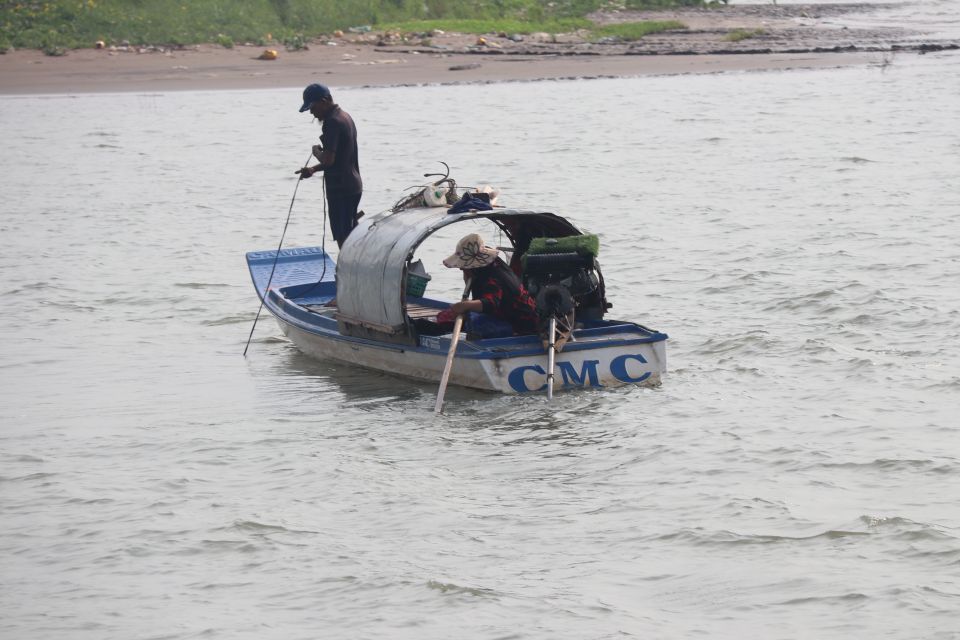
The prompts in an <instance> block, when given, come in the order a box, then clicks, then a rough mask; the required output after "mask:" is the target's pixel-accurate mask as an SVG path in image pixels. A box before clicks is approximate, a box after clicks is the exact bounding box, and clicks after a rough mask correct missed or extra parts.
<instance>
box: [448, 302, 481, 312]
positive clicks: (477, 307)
mask: <svg viewBox="0 0 960 640" xmlns="http://www.w3.org/2000/svg"><path fill="white" fill-rule="evenodd" d="M450 310H451V311H453V312H454V313H455V314H457V315H460V314H461V313H466V312H467V311H482V310H483V303H482V302H480V301H479V300H461V301H460V302H455V303H453V304H452V305H450Z"/></svg>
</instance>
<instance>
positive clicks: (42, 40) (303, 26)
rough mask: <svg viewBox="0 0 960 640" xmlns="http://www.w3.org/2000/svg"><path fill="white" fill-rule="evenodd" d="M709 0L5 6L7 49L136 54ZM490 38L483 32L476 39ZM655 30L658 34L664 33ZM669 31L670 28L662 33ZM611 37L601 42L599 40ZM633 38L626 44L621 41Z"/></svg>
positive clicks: (494, 25) (518, 23)
mask: <svg viewBox="0 0 960 640" xmlns="http://www.w3.org/2000/svg"><path fill="white" fill-rule="evenodd" d="M705 4H709V2H708V1H707V0H619V1H616V0H614V1H611V0H350V1H344V0H232V1H226V0H43V1H41V0H0V50H6V49H7V48H9V47H17V48H32V49H43V50H45V51H47V52H48V53H51V54H55V53H58V52H62V51H63V50H65V49H70V48H79V47H90V46H93V44H94V43H95V42H97V41H100V40H102V41H104V42H105V43H106V44H107V45H110V44H120V43H121V42H124V41H128V42H130V43H131V44H134V45H148V44H153V45H189V44H198V43H211V42H212V43H219V44H222V45H224V46H231V45H232V44H233V43H234V42H252V43H258V44H265V43H268V42H279V43H288V42H305V41H306V40H308V39H310V38H312V37H316V36H319V35H321V34H329V33H331V32H333V31H334V30H336V29H344V30H345V29H348V28H350V27H356V26H361V25H369V26H370V27H371V28H372V29H374V30H383V29H384V26H390V27H393V28H394V29H397V28H398V27H400V26H402V27H403V28H404V30H409V31H421V32H422V31H429V30H430V29H433V28H442V27H436V26H430V25H433V24H441V23H438V22H434V21H465V23H470V24H475V26H474V30H468V29H462V30H463V31H468V32H480V33H490V32H507V33H531V32H534V31H545V32H548V33H564V32H569V31H573V30H576V29H583V28H589V29H591V30H593V31H594V32H595V33H599V32H597V31H596V28H594V27H593V26H592V23H590V22H589V21H588V20H586V18H585V16H586V15H588V14H589V13H591V12H593V11H597V10H600V9H605V8H620V9H622V8H626V9H641V8H662V7H668V6H703V5H705ZM479 29H482V31H476V30H479ZM654 30H658V29H657V28H654ZM660 30H662V29H660ZM604 35H616V34H603V33H600V34H599V36H598V37H603V36H604ZM621 37H623V36H621Z"/></svg>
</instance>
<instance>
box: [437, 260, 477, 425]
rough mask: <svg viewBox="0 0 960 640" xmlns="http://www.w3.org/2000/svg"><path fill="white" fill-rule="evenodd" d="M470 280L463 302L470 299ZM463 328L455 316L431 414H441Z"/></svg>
mask: <svg viewBox="0 0 960 640" xmlns="http://www.w3.org/2000/svg"><path fill="white" fill-rule="evenodd" d="M470 281H471V279H470V278H467V286H465V287H464V288H463V297H461V298H460V301H461V302H463V301H464V300H466V299H467V298H469V297H470ZM461 328H463V314H462V313H461V314H460V315H458V316H457V319H456V320H454V321H453V335H452V336H450V350H449V351H447V364H446V365H444V367H443V376H442V377H441V378H440V390H439V391H437V405H436V406H435V407H434V408H433V412H434V413H435V414H437V415H440V414H441V413H442V412H443V394H445V393H446V392H447V382H449V381H450V370H451V369H453V357H454V356H455V355H456V354H457V343H458V342H459V341H460V329H461Z"/></svg>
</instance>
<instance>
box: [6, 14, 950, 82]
mask: <svg viewBox="0 0 960 640" xmlns="http://www.w3.org/2000/svg"><path fill="white" fill-rule="evenodd" d="M869 10H871V6H870V5H807V6H804V5H790V6H777V5H743V6H729V7H724V8H722V9H711V10H703V9H700V10H696V9H694V10H679V11H669V12H642V13H625V12H621V13H617V14H595V15H594V16H591V18H592V19H594V20H595V21H597V22H600V23H605V22H606V23H609V22H617V21H620V22H624V21H631V20H679V21H681V22H683V23H684V24H685V25H687V29H684V30H679V31H675V32H667V33H661V34H656V35H652V36H648V37H646V38H643V39H642V40H640V41H637V42H632V43H622V42H616V41H613V42H601V43H595V42H588V41H586V40H584V39H583V38H582V37H580V36H578V35H577V34H568V35H566V36H559V37H556V38H547V37H545V35H546V34H543V36H537V35H533V36H524V37H522V38H507V37H505V36H503V37H497V36H485V37H484V38H483V39H482V40H481V39H479V38H478V37H477V36H469V35H460V34H432V35H431V36H430V37H429V39H426V38H407V39H402V38H398V37H396V36H391V35H386V36H384V35H383V34H346V35H344V36H338V37H336V38H330V39H329V40H321V41H317V42H314V43H312V44H311V45H310V48H309V50H301V51H285V50H283V49H282V47H277V46H276V45H273V46H267V47H263V46H238V47H235V48H233V49H224V48H221V47H217V46H214V45H201V46H197V47H190V48H186V49H168V48H163V47H149V48H141V49H137V48H128V47H121V48H119V49H115V50H110V49H102V50H96V49H80V50H75V51H71V52H69V53H68V54H67V55H66V56H63V57H49V56H44V55H43V54H42V53H41V52H39V51H13V52H9V53H7V54H5V55H0V94H7V95H11V94H21V95H22V94H71V93H91V92H122V91H172V90H216V89H251V88H253V89H255V88H273V87H302V86H303V85H305V84H308V83H310V82H323V83H325V84H329V85H331V86H335V87H361V86H395V85H422V84H455V83H482V82H505V81H525V80H541V79H544V80H545V79H565V78H601V77H630V76H641V75H667V74H685V73H717V72H730V71H753V70H757V71H760V70H785V69H800V68H823V67H837V66H849V65H863V64H882V63H884V56H885V55H888V53H889V52H890V51H916V52H920V53H923V52H925V51H926V50H931V49H935V50H939V49H953V48H957V47H958V44H957V43H950V42H947V43H943V42H934V43H930V42H925V41H923V40H922V39H918V38H917V34H911V33H908V32H905V31H902V30H890V29H886V30H862V29H861V30H847V29H844V30H840V29H836V28H829V27H828V26H825V25H824V24H823V23H824V22H825V21H828V20H830V19H834V18H836V17H837V16H838V15H843V14H845V13H851V12H864V11H869ZM737 30H751V31H754V32H756V35H753V36H751V37H749V38H746V39H743V40H739V41H731V40H730V38H729V34H731V33H732V32H734V31H737ZM268 48H274V49H278V57H277V59H276V60H261V59H259V56H260V55H261V54H262V53H263V52H264V50H265V49H268Z"/></svg>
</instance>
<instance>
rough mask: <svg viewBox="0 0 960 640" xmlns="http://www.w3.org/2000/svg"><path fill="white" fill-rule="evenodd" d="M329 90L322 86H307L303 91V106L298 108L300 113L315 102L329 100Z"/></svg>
mask: <svg viewBox="0 0 960 640" xmlns="http://www.w3.org/2000/svg"><path fill="white" fill-rule="evenodd" d="M330 97H331V95H330V89H327V88H326V87H325V86H324V85H322V84H311V85H308V86H307V88H306V89H304V90H303V106H302V107H300V113H303V112H304V111H306V110H307V109H309V108H310V105H311V104H313V103H314V102H316V101H317V100H323V99H324V98H330Z"/></svg>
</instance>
